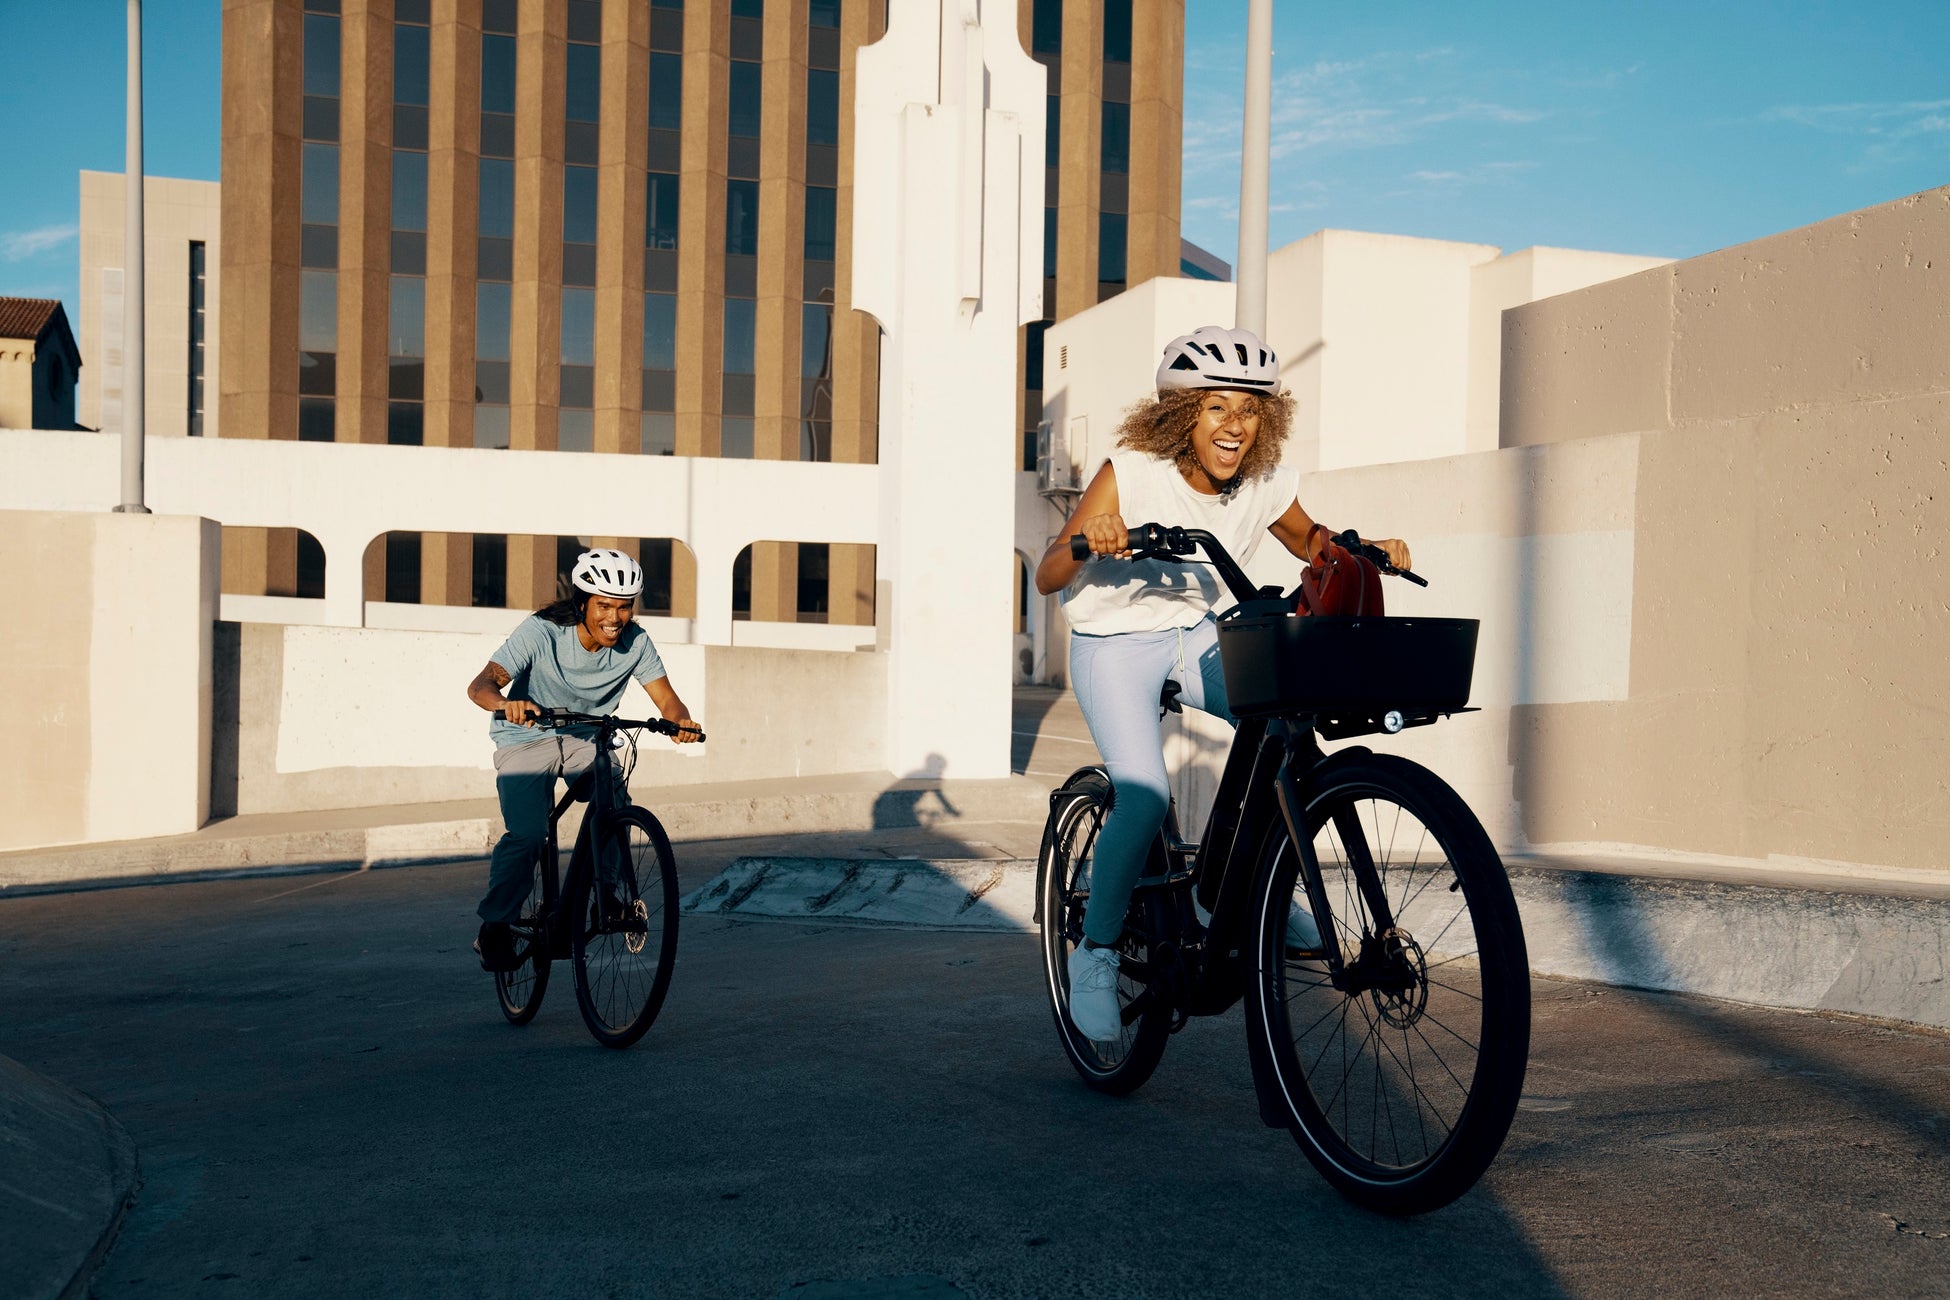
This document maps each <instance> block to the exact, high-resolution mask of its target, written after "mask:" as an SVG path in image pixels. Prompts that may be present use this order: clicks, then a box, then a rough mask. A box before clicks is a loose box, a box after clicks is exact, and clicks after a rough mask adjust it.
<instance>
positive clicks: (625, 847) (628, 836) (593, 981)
mask: <svg viewBox="0 0 1950 1300" xmlns="http://www.w3.org/2000/svg"><path fill="white" fill-rule="evenodd" d="M595 844H596V852H597V854H598V856H599V857H606V858H607V859H608V862H609V864H610V866H611V868H612V870H611V871H609V872H604V871H602V870H597V871H588V870H584V871H580V872H578V873H577V874H578V877H579V879H578V880H577V882H576V884H575V886H574V888H573V889H572V890H571V891H570V892H571V897H570V898H569V900H568V902H567V904H566V906H567V907H568V909H569V919H570V932H571V934H572V936H573V938H572V943H571V953H572V955H573V957H574V960H575V971H576V1004H577V1005H578V1006H580V1007H581V1008H582V1020H583V1023H584V1024H586V1025H588V1026H589V1032H590V1033H591V1034H593V1035H595V1037H596V1041H597V1042H599V1043H601V1044H602V1045H603V1046H605V1047H628V1046H629V1045H630V1044H632V1043H634V1042H636V1040H637V1039H639V1038H641V1037H643V1035H644V1031H646V1030H647V1029H649V1028H650V1025H651V1023H652V1022H653V1021H655V1020H656V1018H657V1012H658V1011H659V1010H661V1009H662V1007H663V1004H664V995H665V994H666V993H668V992H669V991H670V972H671V967H672V966H673V965H674V964H675V963H676V961H677V863H676V861H675V860H674V859H673V858H672V856H671V852H670V840H669V839H668V838H667V837H666V836H665V835H664V828H663V826H662V825H660V824H659V823H658V821H657V819H656V818H655V817H653V816H651V815H650V813H649V812H648V811H647V810H645V809H642V808H638V807H635V806H631V807H628V808H624V809H620V810H619V811H617V812H615V813H613V814H611V816H610V818H609V824H608V825H607V826H606V827H604V828H603V830H602V832H601V833H600V834H599V835H597V837H596V839H595ZM605 876H607V877H608V878H607V879H605Z"/></svg>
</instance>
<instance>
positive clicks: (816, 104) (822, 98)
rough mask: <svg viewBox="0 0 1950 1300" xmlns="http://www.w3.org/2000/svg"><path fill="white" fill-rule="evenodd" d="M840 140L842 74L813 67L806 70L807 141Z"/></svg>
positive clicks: (809, 142)
mask: <svg viewBox="0 0 1950 1300" xmlns="http://www.w3.org/2000/svg"><path fill="white" fill-rule="evenodd" d="M839 142H840V74H839V73H837V72H827V71H823V70H821V69H819V68H812V69H809V70H808V71H807V72H806V143H807V144H835V145H836V144H838V143H839Z"/></svg>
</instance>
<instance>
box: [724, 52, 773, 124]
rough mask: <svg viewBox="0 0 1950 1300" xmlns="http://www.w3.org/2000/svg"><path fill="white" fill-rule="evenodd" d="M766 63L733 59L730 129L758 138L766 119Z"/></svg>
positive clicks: (729, 101) (730, 91)
mask: <svg viewBox="0 0 1950 1300" xmlns="http://www.w3.org/2000/svg"><path fill="white" fill-rule="evenodd" d="M764 86H765V82H764V65H763V64H759V63H753V62H748V61H746V60H743V59H733V60H732V61H731V85H730V90H729V99H728V101H727V102H728V103H729V105H730V131H731V134H732V135H734V136H742V137H746V138H751V139H756V138H757V136H758V130H759V124H760V123H761V122H762V121H763V119H764Z"/></svg>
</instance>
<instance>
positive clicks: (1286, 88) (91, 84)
mask: <svg viewBox="0 0 1950 1300" xmlns="http://www.w3.org/2000/svg"><path fill="white" fill-rule="evenodd" d="M900 2H903V0H896V3H900ZM1140 2H1142V0H1140ZM1245 8H1246V7H1245V3H1244V0H1188V4H1187V10H1188V13H1189V20H1188V23H1187V32H1186V53H1185V156H1186V164H1185V185H1184V208H1183V212H1184V231H1185V235H1186V237H1187V238H1189V239H1192V240H1193V241H1195V242H1197V243H1199V244H1202V245H1204V246H1205V247H1206V248H1209V249H1211V250H1212V251H1213V252H1215V253H1217V254H1218V255H1219V256H1220V257H1222V258H1224V259H1225V260H1226V261H1228V262H1230V261H1233V260H1234V259H1235V257H1236V255H1237V241H1238V235H1237V204H1238V193H1239V172H1238V169H1239V158H1238V153H1239V146H1238V141H1239V114H1240V104H1241V98H1242V96H1241V91H1240V86H1241V77H1242V69H1243V57H1244V56H1243V53H1242V51H1243V44H1244V39H1245ZM1275 11H1276V16H1275V27H1274V50H1275V52H1274V64H1273V76H1274V125H1273V139H1274V154H1275V156H1274V163H1273V207H1274V211H1273V213H1272V223H1271V229H1272V242H1273V244H1274V245H1275V246H1278V245H1280V244H1283V243H1286V242H1288V241H1290V240H1293V239H1298V238H1300V237H1301V236H1303V235H1306V234H1308V233H1310V232H1312V231H1314V230H1318V229H1320V228H1321V227H1323V226H1336V227H1341V228H1345V229H1356V230H1376V231H1384V232H1388V233H1394V234H1408V235H1425V236H1431V237H1436V238H1444V239H1464V240H1472V241H1476V242H1480V243H1487V244H1496V245H1499V246H1501V247H1504V248H1509V249H1514V248H1522V247H1526V246H1528V245H1531V244H1553V245H1557V246H1560V247H1571V248H1595V249H1604V250H1608V251H1614V252H1627V253H1648V254H1658V255H1663V256H1669V257H1686V256H1691V255H1693V254H1696V253H1702V252H1706V251H1708V250H1710V249H1714V248H1720V247H1724V246H1726V245H1728V244H1735V243H1740V242H1742V241H1743V240H1748V239H1754V238H1758V237H1759V236H1762V235H1767V234H1772V233H1773V232H1775V231H1778V230H1785V229H1788V228H1790V227H1793V226H1798V225H1805V224H1807V223H1808V222H1811V221H1818V220H1820V219H1822V218H1824V217H1830V216H1834V215H1836V214H1837V213H1841V212H1847V211H1850V210H1852V209H1855V208H1860V207H1867V206H1869V205H1870V204H1874V203H1880V202H1883V201H1886V200H1888V199H1893V198H1897V197H1900V196H1902V195H1904V194H1911V193H1914V192H1916V191H1918V190H1922V189H1928V188H1930V187H1932V186H1937V185H1943V184H1947V183H1950V74H1946V72H1945V68H1946V66H1947V65H1950V0H1901V2H1896V0H1891V2H1889V3H1877V2H1876V0H1860V2H1859V3H1854V4H1827V3H1810V2H1807V0H1789V2H1786V3H1760V2H1759V0H1727V2H1724V3H1713V2H1712V0H1696V2H1694V3H1686V4H1680V3H1635V4H1629V5H1628V4H1623V3H1611V2H1610V0H1572V2H1570V3H1567V2H1566V0H1550V2H1549V3H1542V2H1539V3H1519V2H1516V0H1506V2H1502V3H1498V2H1496V0H1477V2H1476V3H1472V4H1456V3H1454V0H1449V3H1443V4H1434V3H1358V4H1350V3H1341V4H1329V3H1325V2H1324V0H1308V2H1306V3H1302V2H1301V0H1276V4H1275ZM124 13H125V6H124V5H123V4H122V3H121V2H120V0H60V2H59V3H49V2H45V0H0V121H6V122H8V123H9V124H10V127H11V130H10V134H9V137H8V140H7V144H6V148H5V152H4V154H0V158H4V163H5V176H6V186H5V189H4V191H0V292H4V293H14V294H28V295H34V296H44V297H47V296H51V297H60V298H63V299H65V300H66V301H67V302H68V304H69V307H70V314H71V315H72V314H73V305H74V302H75V298H76V281H77V279H78V272H77V269H76V263H77V248H76V241H75V219H76V206H77V202H78V194H79V180H78V177H77V175H76V173H77V172H79V171H80V170H81V169H83V168H91V169H100V170H107V171H120V170H121V167H122V94H123V91H122V68H123V39H124V19H123V15H124ZM144 13H145V17H146V19H147V25H146V51H145V57H144V69H145V73H144V75H145V78H146V81H147V86H146V93H147V99H148V103H149V131H148V138H147V148H148V159H147V163H148V170H149V172H150V173H151V174H152V175H165V176H188V177H196V178H202V179H210V180H214V179H216V178H217V170H218V152H219V151H218V131H219V110H220V100H219V80H220V60H219V44H218V43H219V36H220V21H219V14H220V4H219V0H147V3H145V5H144ZM23 121H25V122H29V123H33V124H34V126H33V128H31V129H27V130H21V129H20V128H19V126H18V125H17V124H19V123H21V122H23Z"/></svg>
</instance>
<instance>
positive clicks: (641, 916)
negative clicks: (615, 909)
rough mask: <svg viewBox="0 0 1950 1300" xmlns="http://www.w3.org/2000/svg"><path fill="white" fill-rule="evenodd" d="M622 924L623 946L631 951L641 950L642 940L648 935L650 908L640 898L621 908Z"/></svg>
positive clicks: (637, 951) (638, 951)
mask: <svg viewBox="0 0 1950 1300" xmlns="http://www.w3.org/2000/svg"><path fill="white" fill-rule="evenodd" d="M623 926H624V929H623V946H624V947H626V948H628V949H629V950H630V951H631V952H632V953H640V952H642V951H643V945H644V941H645V940H647V939H648V938H649V937H650V909H649V908H648V907H646V906H645V905H644V902H643V900H642V899H640V898H639V899H637V900H635V901H634V902H632V903H631V904H630V905H629V906H628V907H626V908H624V909H623Z"/></svg>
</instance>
